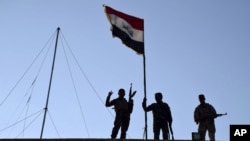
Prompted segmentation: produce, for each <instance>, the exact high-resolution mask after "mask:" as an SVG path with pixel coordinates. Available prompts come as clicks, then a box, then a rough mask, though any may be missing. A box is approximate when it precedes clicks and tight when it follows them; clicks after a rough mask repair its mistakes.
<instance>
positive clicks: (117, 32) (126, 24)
mask: <svg viewBox="0 0 250 141" xmlns="http://www.w3.org/2000/svg"><path fill="white" fill-rule="evenodd" d="M104 10H105V12H106V15H107V18H108V20H109V22H110V24H111V31H112V35H113V37H118V38H120V39H121V40H122V42H123V43H124V44H125V45H126V46H128V47H129V48H131V49H133V50H134V51H136V52H137V53H138V54H144V31H143V30H144V23H143V19H140V18H137V17H134V16H131V15H127V14H125V13H122V12H120V11H117V10H115V9H112V8H111V7H108V6H105V5H104Z"/></svg>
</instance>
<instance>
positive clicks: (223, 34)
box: [0, 0, 250, 141]
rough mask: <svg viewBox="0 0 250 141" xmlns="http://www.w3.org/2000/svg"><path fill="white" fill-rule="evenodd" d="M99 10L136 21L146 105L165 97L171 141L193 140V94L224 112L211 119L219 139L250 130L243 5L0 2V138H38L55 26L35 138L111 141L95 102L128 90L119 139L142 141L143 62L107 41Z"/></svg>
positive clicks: (109, 119) (103, 111)
mask: <svg viewBox="0 0 250 141" xmlns="http://www.w3.org/2000/svg"><path fill="white" fill-rule="evenodd" d="M103 4H105V5H107V6H110V7H112V8H114V9H116V10H119V11H122V12H124V13H127V14H130V15H133V16H136V17H139V18H142V19H144V30H145V31H144V33H145V35H144V37H145V38H144V40H145V55H146V82H147V87H146V89H147V99H148V101H147V103H148V104H151V103H153V102H155V100H154V93H156V92H162V93H163V100H164V101H165V102H167V103H168V104H169V106H170V108H171V111H172V116H173V130H174V136H175V139H190V140H191V133H192V132H196V131H197V128H198V127H197V125H196V124H195V122H194V120H193V111H194V109H195V107H196V106H197V105H198V104H199V101H198V95H199V94H201V93H203V94H205V96H206V101H207V102H208V103H210V104H212V105H213V106H214V107H215V109H216V110H217V113H225V112H227V113H228V115H227V116H223V117H220V118H217V119H216V120H215V122H216V139H217V140H221V141H228V140H229V126H230V125H231V124H248V125H249V124H250V120H249V119H250V111H249V109H248V107H249V106H250V104H249V99H250V74H249V72H250V61H249V60H250V18H249V17H250V8H249V7H250V1H248V0H220V1H217V0H210V1H200V0H192V1H191V0H186V1H183V0H182V1H181V0H174V1H173V0H172V1H170V0H158V1H153V0H148V1H142V0H133V1H132V0H126V1H125V0H116V1H111V0H95V1H94V0H22V1H20V0H0V21H1V22H0V25H1V26H0V66H1V69H0V78H1V79H0V102H1V105H0V111H1V115H0V138H30V137H32V138H39V137H40V132H41V127H42V120H43V114H44V111H43V109H44V107H45V102H46V96H47V91H48V85H49V77H50V70H51V63H52V55H53V49H54V42H55V38H54V37H55V32H56V29H57V27H60V28H61V32H60V40H59V45H58V50H57V56H56V62H55V70H54V75H53V82H52V88H51V93H50V99H49V105H48V106H49V107H48V110H49V112H48V115H47V118H46V124H45V128H44V134H43V137H44V138H109V137H110V134H111V130H112V128H113V121H114V115H115V113H114V110H113V109H112V108H106V107H105V106H104V103H103V102H104V101H105V99H106V96H107V94H108V92H109V91H110V90H112V91H114V94H113V95H112V97H111V98H112V99H113V98H116V97H117V91H118V90H119V89H120V88H124V89H125V90H126V92H128V91H129V87H130V83H133V90H136V91H137V95H136V96H135V97H134V103H135V105H134V111H133V113H132V115H131V122H130V127H129V130H128V132H127V133H128V138H130V139H132V138H136V139H142V138H143V131H144V111H143V109H142V107H141V102H142V100H143V97H144V91H143V57H142V56H140V55H137V54H136V53H135V52H134V51H132V50H131V49H129V48H127V47H126V46H125V45H123V44H122V43H121V41H120V40H119V39H118V38H112V33H111V31H110V24H109V22H108V20H107V18H106V15H105V13H104V9H103V7H102V5H103ZM51 37H53V38H52V39H51V40H49V39H50V38H51ZM49 47H50V50H48V48H49ZM43 48H45V49H44V50H42V49H43ZM69 48H70V49H69ZM47 51H48V54H47V56H46V53H47ZM40 52H41V54H40V55H39V56H38V54H39V53H40ZM71 52H73V54H74V56H72V54H71ZM65 54H66V55H65ZM36 57H38V58H37V59H36V60H35V58H36ZM44 58H45V60H44V63H43V59H44ZM74 59H76V60H77V61H78V62H75V60H74ZM34 60H35V61H34ZM33 61H34V62H33ZM42 63H43V65H42ZM77 63H78V64H79V66H80V67H81V68H79V67H78V64H77ZM31 64H32V65H31ZM29 66H30V67H29ZM41 66H42V67H41ZM69 66H70V67H69ZM28 68H29V69H28ZM26 70H28V71H27V72H26ZM25 72H26V73H25ZM83 72H84V73H83ZM24 74H25V75H24ZM36 78H37V79H36ZM19 80H20V81H19ZM34 80H36V81H34ZM33 82H34V83H33ZM29 97H30V100H29ZM126 97H128V93H127V95H126ZM147 116H148V138H149V139H152V138H153V131H152V113H148V114H147ZM25 117H26V118H25ZM24 119H26V120H24ZM14 124H15V125H14ZM207 139H208V137H207Z"/></svg>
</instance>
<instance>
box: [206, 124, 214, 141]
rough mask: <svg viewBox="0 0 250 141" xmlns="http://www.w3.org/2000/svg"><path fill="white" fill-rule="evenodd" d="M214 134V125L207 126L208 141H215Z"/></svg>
mask: <svg viewBox="0 0 250 141" xmlns="http://www.w3.org/2000/svg"><path fill="white" fill-rule="evenodd" d="M215 132H216V129H215V125H214V123H213V124H209V125H208V136H209V139H210V141H215Z"/></svg>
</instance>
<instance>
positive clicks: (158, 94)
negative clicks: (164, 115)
mask: <svg viewBox="0 0 250 141" xmlns="http://www.w3.org/2000/svg"><path fill="white" fill-rule="evenodd" d="M155 100H156V102H161V101H162V94H161V93H160V92H157V93H155Z"/></svg>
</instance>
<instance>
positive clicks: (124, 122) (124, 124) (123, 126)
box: [120, 117, 130, 139]
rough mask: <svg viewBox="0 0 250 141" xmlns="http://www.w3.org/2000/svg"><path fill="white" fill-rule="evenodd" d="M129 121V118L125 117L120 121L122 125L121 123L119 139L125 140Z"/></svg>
mask: <svg viewBox="0 0 250 141" xmlns="http://www.w3.org/2000/svg"><path fill="white" fill-rule="evenodd" d="M129 121H130V118H129V117H125V118H124V119H123V120H122V123H121V137H120V138H121V139H126V132H127V131H128V127H129Z"/></svg>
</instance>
